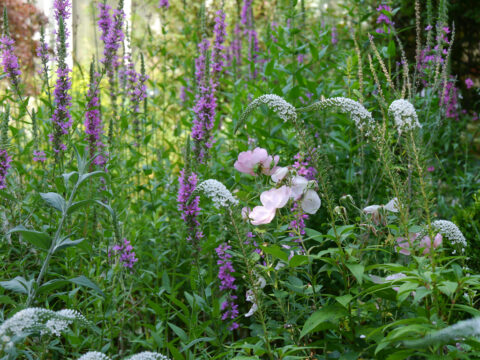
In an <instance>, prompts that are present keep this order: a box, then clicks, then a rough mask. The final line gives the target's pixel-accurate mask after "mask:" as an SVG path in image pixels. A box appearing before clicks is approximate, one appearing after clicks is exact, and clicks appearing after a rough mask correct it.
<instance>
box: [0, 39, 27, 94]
mask: <svg viewBox="0 0 480 360" xmlns="http://www.w3.org/2000/svg"><path fill="white" fill-rule="evenodd" d="M14 44H15V41H14V40H13V39H11V38H10V37H9V36H2V37H1V38H0V50H1V51H2V66H3V71H4V72H5V74H7V76H8V78H9V79H10V82H11V83H12V86H13V87H16V86H17V85H18V77H19V76H20V75H21V74H22V72H21V71H20V65H19V64H18V58H17V56H16V55H15V52H14V50H15V47H14Z"/></svg>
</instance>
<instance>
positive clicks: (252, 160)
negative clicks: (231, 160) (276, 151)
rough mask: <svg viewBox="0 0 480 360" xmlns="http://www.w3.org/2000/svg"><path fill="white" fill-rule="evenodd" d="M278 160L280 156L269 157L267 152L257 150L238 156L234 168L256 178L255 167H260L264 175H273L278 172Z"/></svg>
mask: <svg viewBox="0 0 480 360" xmlns="http://www.w3.org/2000/svg"><path fill="white" fill-rule="evenodd" d="M278 160H279V156H278V155H275V156H273V157H272V156H271V155H268V153H267V150H265V149H262V148H255V149H254V150H249V151H243V152H241V153H240V154H238V159H237V161H235V164H234V165H233V166H234V167H235V169H237V170H238V171H240V172H242V173H245V174H250V175H253V176H255V175H256V174H255V171H254V170H255V167H256V166H257V165H260V167H261V171H262V173H264V174H265V175H271V174H272V173H273V172H274V171H275V170H276V166H277V163H278ZM272 163H273V166H272Z"/></svg>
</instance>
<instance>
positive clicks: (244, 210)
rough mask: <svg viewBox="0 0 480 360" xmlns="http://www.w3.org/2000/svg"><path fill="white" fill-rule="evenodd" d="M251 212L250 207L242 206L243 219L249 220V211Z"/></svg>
mask: <svg viewBox="0 0 480 360" xmlns="http://www.w3.org/2000/svg"><path fill="white" fill-rule="evenodd" d="M249 212H250V209H249V208H248V207H246V206H245V207H243V208H242V219H243V220H247V219H248V213H249Z"/></svg>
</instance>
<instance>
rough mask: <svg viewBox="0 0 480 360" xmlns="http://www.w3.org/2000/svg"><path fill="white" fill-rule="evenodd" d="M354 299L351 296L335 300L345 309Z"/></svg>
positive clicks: (339, 297)
mask: <svg viewBox="0 0 480 360" xmlns="http://www.w3.org/2000/svg"><path fill="white" fill-rule="evenodd" d="M352 299H353V296H352V295H350V294H347V295H343V296H337V297H335V300H337V301H338V302H339V303H340V304H342V306H343V307H347V305H348V304H349V303H350V301H351V300H352Z"/></svg>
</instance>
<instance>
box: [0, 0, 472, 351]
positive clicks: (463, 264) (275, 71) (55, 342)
mask: <svg viewBox="0 0 480 360" xmlns="http://www.w3.org/2000/svg"><path fill="white" fill-rule="evenodd" d="M62 1H65V0H62ZM121 3H122V2H119V4H121ZM250 3H252V2H249V1H237V2H236V3H235V4H234V2H228V1H226V2H222V1H212V2H207V6H205V4H203V3H201V2H198V3H197V2H192V4H190V3H189V2H186V1H184V2H181V1H173V0H171V1H170V6H169V7H165V6H164V7H157V2H155V4H146V5H145V7H146V8H147V9H148V10H151V11H154V12H155V13H154V14H155V16H158V17H159V19H160V25H159V27H158V29H155V26H154V25H153V23H149V22H148V21H147V20H146V19H142V18H137V17H135V16H134V17H133V18H132V19H133V21H132V22H131V24H132V28H131V29H130V31H131V34H130V33H127V35H128V36H127V39H126V40H125V41H124V42H123V45H124V46H120V47H119V49H118V54H119V56H120V57H119V59H120V60H119V66H118V68H116V67H115V66H113V65H112V67H110V68H109V65H108V61H98V59H101V58H102V55H101V54H100V55H98V54H96V55H97V56H96V58H97V60H95V59H94V60H93V62H92V65H91V67H90V71H89V67H88V65H83V64H75V66H74V68H73V71H72V77H73V81H72V83H73V85H72V89H71V90H69V93H70V94H71V96H72V105H71V106H69V109H70V112H71V116H72V119H73V124H72V127H71V129H69V131H68V132H67V134H63V135H65V136H63V141H64V143H65V148H66V150H65V151H59V152H55V151H54V150H53V149H52V142H51V141H50V140H49V134H50V133H52V132H54V131H55V129H56V127H55V126H56V124H55V123H54V122H52V120H51V119H52V117H53V118H54V115H55V114H56V113H55V110H58V109H59V106H58V103H59V102H58V100H56V99H57V96H58V95H57V94H53V88H54V87H55V83H54V80H57V79H58V78H61V76H57V75H55V70H56V69H57V60H53V61H49V62H48V64H49V67H50V71H49V72H48V74H49V76H48V77H44V76H43V77H42V75H41V74H40V75H39V76H38V79H37V80H38V83H39V84H40V83H43V87H42V91H41V95H40V96H38V97H37V98H28V97H27V96H26V95H25V92H24V91H23V90H24V89H23V87H24V84H25V81H22V76H21V75H20V76H19V79H20V80H19V84H18V85H16V84H15V83H14V82H13V81H12V77H10V78H9V77H8V76H6V77H5V79H4V80H2V81H4V82H5V90H4V91H3V92H2V95H1V97H0V102H1V104H2V107H3V111H2V114H3V115H2V119H3V120H2V124H3V126H2V129H3V130H2V131H1V135H2V136H1V138H0V151H1V150H5V151H7V152H8V154H9V155H10V156H11V158H12V161H11V164H10V165H11V167H10V168H9V169H8V174H7V175H6V178H5V188H3V189H1V188H0V224H1V225H2V226H1V227H0V236H1V237H0V304H1V306H0V322H1V323H2V325H0V359H5V360H6V359H15V358H18V359H78V358H80V357H81V356H82V355H83V354H85V353H87V352H89V351H98V352H102V353H104V354H106V355H108V356H109V357H110V358H112V359H123V358H128V357H129V356H131V355H133V354H136V353H141V352H144V351H149V352H157V353H160V354H164V355H165V356H167V357H168V358H171V359H175V360H185V359H189V360H191V359H239V360H240V359H284V360H287V359H376V358H378V359H389V360H394V359H424V358H427V359H439V358H442V359H475V358H478V357H479V356H480V341H479V340H478V336H479V334H480V329H478V319H477V320H472V321H468V322H461V321H464V320H467V319H471V318H477V317H479V316H480V308H479V300H480V297H479V290H480V265H479V263H480V260H479V259H480V250H479V249H480V233H479V231H480V195H479V192H478V191H479V190H478V189H479V180H480V179H479V171H478V170H479V165H480V163H479V159H478V151H476V149H475V146H474V145H475V144H477V141H478V132H477V131H476V130H475V129H477V128H478V125H477V123H476V121H478V120H476V117H477V115H476V112H475V111H478V109H476V108H474V107H472V108H468V109H462V108H461V105H460V101H459V95H460V93H459V92H460V90H458V87H459V86H458V83H457V82H456V78H455V75H456V74H455V69H453V68H451V66H450V55H451V44H452V41H455V40H453V39H452V37H453V36H452V35H453V32H454V31H453V27H452V24H451V23H450V21H449V18H448V1H446V0H440V1H438V2H436V1H426V2H425V4H423V2H421V4H420V2H419V3H418V4H417V9H416V8H415V3H413V2H406V1H401V2H398V4H397V3H396V2H391V3H388V4H387V2H385V3H383V2H382V3H381V4H383V6H384V8H380V7H379V5H380V4H378V3H376V2H373V1H347V2H345V3H343V2H342V4H341V5H339V4H336V6H333V7H332V6H331V7H326V6H324V5H325V4H323V2H320V8H319V7H318V6H319V5H318V2H316V1H307V0H305V1H295V0H293V1H290V0H288V1H287V0H284V1H271V2H261V1H253V5H251V7H249V5H248V4H250ZM334 3H336V2H334ZM400 4H401V5H402V6H403V7H396V5H400ZM112 5H113V6H114V7H115V6H117V4H116V3H115V4H112ZM334 5H335V4H334ZM388 6H389V7H388ZM418 6H420V7H418ZM120 7H121V6H120ZM245 8H246V9H247V10H245ZM220 9H223V10H224V12H225V13H226V23H227V28H226V33H227V36H226V42H225V43H224V46H225V48H226V49H224V50H223V51H225V53H227V54H228V56H227V58H226V59H225V66H224V68H223V70H222V71H219V72H218V73H215V71H214V70H211V71H210V69H209V66H210V67H211V68H212V69H215V68H214V65H212V64H215V62H216V61H217V60H218V59H216V58H215V54H214V53H211V52H209V53H208V55H207V56H206V57H205V59H204V63H205V64H206V65H205V67H204V74H203V75H202V76H200V77H199V76H198V75H197V74H196V73H195V65H196V64H195V63H196V62H197V68H198V66H199V65H198V63H201V61H199V59H200V58H201V56H202V52H201V50H199V46H198V45H199V44H201V43H202V40H203V41H204V40H205V39H210V41H211V43H215V40H216V39H217V38H218V30H217V29H216V26H218V15H217V14H216V13H217V11H218V10H220ZM378 9H379V10H378ZM426 10H428V11H426ZM145 11H146V10H145ZM402 12H404V13H405V14H413V15H412V16H411V23H407V21H405V20H402V22H401V23H402V24H404V23H406V25H405V28H396V29H395V28H394V26H393V24H392V22H394V21H395V19H396V17H400V16H402ZM415 14H416V15H417V17H416V18H415ZM97 15H98V14H97ZM6 16H8V14H6ZM150 18H151V17H148V19H150ZM379 18H380V19H382V18H383V19H384V20H383V21H377V19H379ZM243 20H245V21H243ZM4 25H5V21H4ZM429 25H431V29H430V30H428V31H427V30H425V29H426V28H427V27H428V26H429ZM92 26H96V24H94V25H92ZM412 26H413V27H412ZM236 27H238V31H235V29H236ZM4 28H5V26H4ZM157 30H158V31H157ZM414 30H415V31H416V32H415V34H416V36H417V39H416V40H415V39H413V40H411V41H409V40H408V37H402V40H400V38H399V37H398V36H397V34H398V33H400V34H401V33H402V32H403V31H410V32H411V31H414ZM123 31H126V27H125V26H123ZM253 32H255V33H256V34H258V49H255V47H256V42H255V40H254V39H255V35H254V34H253ZM59 33H61V32H59ZM100 35H101V34H100ZM92 41H93V40H92ZM129 41H130V42H131V52H132V54H131V58H133V61H132V64H133V65H132V66H133V69H136V72H137V73H136V76H137V80H136V81H138V83H140V82H141V81H140V80H138V79H141V76H142V74H144V73H145V74H146V75H148V76H149V79H148V80H147V81H146V87H147V96H146V98H145V99H143V98H141V97H140V100H138V98H135V92H134V91H132V88H131V87H129V86H133V85H132V84H131V83H129V81H130V80H129V79H130V78H129V77H128V76H127V75H125V74H126V73H125V72H124V73H122V71H127V70H130V71H131V69H132V68H128V64H129V63H128V59H129V49H130V47H129V46H130V43H129ZM402 41H403V42H402ZM405 41H407V42H405ZM232 44H233V45H232ZM235 44H237V45H235ZM240 44H241V46H239V45H240ZM235 46H237V47H235ZM435 46H436V48H435ZM239 47H240V50H239V51H240V56H239V57H236V56H235V52H234V51H235V49H238V48H239ZM106 48H108V44H107V46H106ZM92 49H93V44H92ZM122 49H123V50H122ZM412 49H413V50H412ZM405 50H407V51H406V52H405ZM2 51H3V53H5V49H2ZM85 51H89V49H86V50H85ZM122 51H123V55H122ZM93 53H94V51H93V50H92V55H93ZM406 54H407V55H408V58H407V55H406ZM428 55H431V56H432V58H431V59H430V60H428V59H425V57H426V56H428ZM106 57H107V56H106ZM440 58H441V60H438V59H440ZM2 59H3V58H2ZM125 59H127V60H125ZM422 59H423V60H422ZM125 61H126V62H125ZM5 69H6V68H5V67H4V70H5ZM125 69H126V70H125ZM205 69H206V70H205ZM97 72H98V75H96V73H97ZM197 72H198V69H197ZM122 74H123V75H122ZM127 74H132V73H127ZM205 74H206V75H205ZM92 79H93V80H94V81H92ZM112 79H113V80H112ZM209 81H212V82H213V83H214V86H212V85H209V84H211V83H210V82H209ZM92 84H93V85H92ZM477 87H478V80H477V79H474V81H473V84H472V85H471V86H468V89H467V88H464V90H463V91H470V92H472V93H474V92H477ZM212 88H215V91H214V92H212ZM97 89H98V90H99V92H100V93H99V96H98V97H99V103H98V104H96V103H95V102H94V101H92V99H93V98H94V97H95V96H92V94H93V93H95V91H96V90H97ZM204 89H207V90H204ZM137 90H138V93H141V87H139V88H137ZM182 93H183V94H184V96H183V95H182ZM212 93H214V94H213V97H214V98H215V101H216V106H215V112H214V113H215V115H214V124H212V125H213V126H212V129H210V130H209V132H208V131H207V133H208V136H211V138H210V137H208V136H207V137H206V139H207V140H205V138H203V140H202V141H204V142H203V143H201V141H199V140H198V138H197V137H196V136H195V124H196V123H197V122H198V121H199V119H200V118H201V117H200V116H199V113H200V114H210V113H209V112H208V111H209V108H208V106H205V104H203V103H202V104H201V105H203V107H202V106H199V103H200V101H199V99H204V98H208V96H209V95H211V94H212ZM265 94H275V95H277V96H271V95H270V96H266V97H265V96H264V95H265ZM137 95H138V94H137ZM202 96H204V98H202ZM472 97H474V96H472ZM54 98H55V99H54ZM208 99H210V98H208ZM255 99H257V100H256V101H255ZM209 101H210V100H209ZM92 104H93V105H92ZM207 104H211V103H210V102H208V101H207ZM474 106H475V104H474ZM199 109H200V110H199ZM95 110H100V114H99V115H98V116H101V120H102V123H103V132H101V133H100V139H101V141H102V142H103V144H104V146H100V148H98V149H97V150H98V151H99V152H100V153H101V154H102V156H104V157H105V161H104V162H103V161H98V159H99V158H98V153H97V152H96V151H92V145H91V142H90V141H91V139H92V135H91V134H89V133H87V134H86V133H85V129H86V126H85V123H84V122H85V121H86V120H85V119H86V115H88V114H90V115H92V116H97V115H96V114H95V113H93V112H92V111H95ZM462 110H465V111H462ZM192 128H193V130H192ZM87 129H88V126H87ZM205 142H207V143H208V144H205ZM202 146H203V147H202ZM257 148H262V149H265V150H259V149H257ZM254 149H257V150H255V151H257V153H255V154H257V155H258V154H260V152H261V151H262V154H263V151H265V154H264V155H265V156H263V155H262V156H263V157H262V156H260V155H258V156H259V157H258V159H259V158H260V157H261V158H262V161H260V160H258V159H257V160H256V161H254V160H252V158H253V154H254V153H253V152H252V151H253V150H254ZM37 150H43V151H45V153H46V156H45V157H46V161H45V162H42V161H34V160H33V157H34V156H33V152H34V151H37ZM201 150H204V151H205V153H202V151H201ZM249 151H250V152H249ZM267 153H268V154H270V156H273V155H278V159H275V158H267V155H266V154H267ZM202 154H203V155H202ZM0 155H2V153H0ZM1 161H4V160H3V159H2V158H1V157H0V170H1V169H2V162H1ZM277 162H278V164H277ZM240 163H241V164H240ZM250 165H251V167H249V166H250ZM276 165H278V167H285V170H284V171H285V174H283V175H282V176H280V175H279V173H278V172H276V170H278V169H277V168H275V166H276ZM287 167H288V170H287V169H286V168H287ZM1 174H2V173H1V172H0V180H1ZM283 176H284V177H283ZM208 179H215V180H217V181H218V182H220V183H222V184H223V185H225V187H226V188H223V187H219V185H218V183H215V182H210V183H208V182H207V183H206V185H205V183H204V181H206V180H208ZM188 184H190V185H191V187H190V188H188V186H187V185H188ZM200 184H203V188H202V185H200ZM0 185H1V181H0ZM215 189H217V190H218V189H220V190H218V191H219V192H216V191H217V190H215ZM269 191H270V192H269ZM295 192H296V194H297V195H293V194H294V193H295ZM219 194H220V195H221V196H220V195H219ZM272 194H273V195H272ZM219 199H220V200H219ZM283 200H285V201H283ZM282 201H283V202H282ZM267 203H268V204H269V205H267ZM261 204H262V206H261V208H260V205H261ZM271 204H276V205H275V206H273V205H271ZM318 205H320V208H319V209H317V207H318ZM244 208H247V209H244ZM186 209H187V210H186ZM189 209H190V210H191V209H193V211H192V212H191V213H188V214H187V215H185V214H186V211H188V210H189ZM317 210H318V211H317ZM260 212H261V213H260ZM182 214H183V216H182ZM257 214H260V215H261V216H262V217H260V216H257ZM457 226H458V228H457ZM464 241H466V244H464V243H463V242H464ZM127 249H128V250H127ZM131 251H134V254H133V255H132V253H131ZM122 254H123V255H124V257H122ZM135 259H137V260H135ZM227 263H228V264H227ZM226 264H227V265H226ZM232 278H234V281H233V282H230V281H231V280H232ZM232 304H233V305H232ZM30 307H40V308H45V309H49V310H53V311H55V312H53V311H51V312H48V311H44V313H45V314H47V315H42V316H43V317H42V316H39V317H38V319H36V320H35V323H34V324H33V325H32V324H30V323H28V321H27V320H25V319H26V318H22V316H27V315H28V314H31V313H32V312H31V311H27V310H26V311H25V313H19V312H20V311H21V310H24V309H27V308H30ZM61 309H72V310H76V311H78V312H79V313H80V314H81V315H79V314H77V313H73V315H72V314H71V313H68V312H67V313H58V311H59V310H61ZM44 313H42V314H44ZM15 314H20V315H15ZM23 314H26V315H23ZM14 316H17V318H15V317H14ZM82 316H83V317H82ZM8 319H10V320H8ZM12 319H13V320H12ZM18 319H20V320H18ZM14 320H15V321H17V322H16V323H15V321H14ZM49 321H50V322H49ZM459 322H461V323H459ZM12 323H14V324H15V326H16V327H12V325H11V324H12ZM457 323H459V324H457ZM18 324H20V325H18ZM455 324H457V325H455ZM27 325H28V326H27ZM22 326H23V327H24V328H22ZM19 329H20V330H19ZM12 334H16V335H12ZM15 336H17V337H15ZM143 356H144V357H139V358H138V359H150V358H152V359H154V358H160V357H147V355H143ZM149 356H153V355H149ZM158 356H160V355H158ZM87 359H104V357H102V355H99V354H98V353H97V354H95V355H91V357H90V358H86V359H85V360H87Z"/></svg>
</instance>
